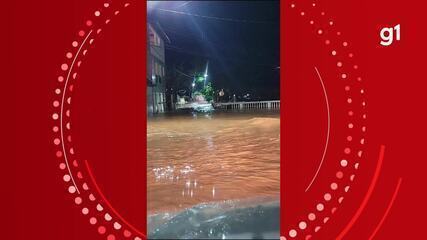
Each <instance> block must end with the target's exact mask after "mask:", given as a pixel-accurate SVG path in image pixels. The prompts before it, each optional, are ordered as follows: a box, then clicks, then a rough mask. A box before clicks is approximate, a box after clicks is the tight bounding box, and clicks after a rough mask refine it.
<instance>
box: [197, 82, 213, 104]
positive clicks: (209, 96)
mask: <svg viewBox="0 0 427 240" xmlns="http://www.w3.org/2000/svg"><path fill="white" fill-rule="evenodd" d="M200 93H201V94H202V95H203V97H204V98H205V100H206V101H208V102H210V101H212V100H213V97H214V94H215V91H214V89H213V87H212V83H210V82H209V83H208V84H206V86H205V87H204V88H203V89H202V90H201V91H200Z"/></svg>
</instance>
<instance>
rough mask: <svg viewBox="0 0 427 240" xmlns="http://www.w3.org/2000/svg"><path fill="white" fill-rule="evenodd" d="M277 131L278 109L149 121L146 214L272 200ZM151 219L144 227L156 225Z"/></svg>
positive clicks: (277, 181)
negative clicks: (206, 205)
mask: <svg viewBox="0 0 427 240" xmlns="http://www.w3.org/2000/svg"><path fill="white" fill-rule="evenodd" d="M279 132H280V119H279V113H278V112H255V113H230V112H227V113H221V112H215V113H213V114H211V115H206V114H198V115H191V114H187V115H176V116H161V117H156V118H151V119H149V120H148V132H147V144H148V163H147V166H148V169H147V182H148V214H149V215H151V216H164V217H163V218H166V217H170V218H171V215H172V213H179V212H182V211H184V210H185V209H188V208H192V207H194V206H196V205H200V204H216V205H215V206H216V207H215V209H217V210H215V211H216V212H221V211H223V210H224V209H225V208H228V207H229V208H233V209H235V208H239V207H244V206H250V205H251V204H250V203H251V202H256V204H263V203H264V202H265V203H267V202H269V203H271V202H272V201H277V200H278V198H279V190H280V188H279V186H280V177H279V176H280V172H279V171H280V142H279V138H280V135H279ZM218 204H223V206H221V207H218ZM209 208H212V206H210V207H209ZM276 210H277V211H278V208H277V209H276ZM211 213H212V212H210V213H209V214H211ZM277 214H278V213H277ZM213 215H215V214H213ZM204 216H205V217H206V214H205V215H204ZM277 218H278V216H277ZM153 219H154V218H153ZM153 219H151V223H150V219H149V228H150V224H151V228H152V227H153V225H156V224H154V223H153V222H154V220H153ZM208 221H209V219H208ZM277 222H278V219H277ZM155 227H157V226H155ZM211 230H212V229H211ZM277 231H278V229H277Z"/></svg>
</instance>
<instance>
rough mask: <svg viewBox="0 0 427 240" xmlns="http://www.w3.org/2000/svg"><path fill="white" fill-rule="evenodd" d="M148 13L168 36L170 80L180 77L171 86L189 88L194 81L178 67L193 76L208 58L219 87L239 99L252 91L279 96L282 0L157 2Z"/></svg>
mask: <svg viewBox="0 0 427 240" xmlns="http://www.w3.org/2000/svg"><path fill="white" fill-rule="evenodd" d="M196 15H197V16H196ZM148 18H149V21H151V22H153V21H155V22H158V23H159V24H160V26H161V28H162V29H163V30H164V32H165V33H166V34H167V36H168V37H169V40H170V41H168V40H166V41H165V44H166V47H165V48H166V71H167V81H169V82H171V81H176V82H175V84H169V85H168V86H175V87H176V88H179V89H189V88H190V86H191V81H192V80H191V79H190V78H188V77H185V76H183V75H182V74H181V73H178V72H177V71H176V70H175V69H178V71H180V72H182V73H185V74H188V75H192V74H194V71H198V72H204V69H205V66H206V62H207V61H209V71H208V74H209V77H208V80H209V81H211V82H212V84H213V86H214V88H215V89H217V90H219V89H222V88H223V89H224V90H225V91H226V94H229V95H232V94H236V96H237V97H238V98H239V97H241V96H243V95H245V94H247V93H249V94H250V98H251V99H250V100H272V99H279V81H280V80H279V69H278V66H279V56H280V53H279V44H280V42H279V41H280V39H279V38H280V33H279V22H280V19H279V18H280V13H279V1H155V2H150V3H149V7H148ZM178 78H179V79H181V80H177V79H178ZM183 79H184V80H183ZM185 79H187V80H188V81H185ZM178 82H179V83H178Z"/></svg>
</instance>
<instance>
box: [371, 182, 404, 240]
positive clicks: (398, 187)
mask: <svg viewBox="0 0 427 240" xmlns="http://www.w3.org/2000/svg"><path fill="white" fill-rule="evenodd" d="M401 184H402V178H399V180H398V182H397V186H396V189H395V190H394V193H393V196H392V197H391V200H390V203H389V204H388V206H387V209H386V211H385V212H384V215H383V217H382V218H381V221H380V222H379V223H378V225H377V227H376V228H375V230H374V231H373V232H372V234H371V236H370V237H369V240H372V239H373V238H374V236H375V234H377V232H378V230H379V229H380V228H381V226H382V225H383V223H384V220H385V219H386V218H387V216H388V214H389V212H390V209H391V207H392V206H393V203H394V200H396V197H397V194H398V193H399V189H400V185H401Z"/></svg>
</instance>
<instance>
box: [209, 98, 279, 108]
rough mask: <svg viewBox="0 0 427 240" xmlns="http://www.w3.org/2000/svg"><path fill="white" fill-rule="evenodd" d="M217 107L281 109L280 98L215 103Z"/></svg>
mask: <svg viewBox="0 0 427 240" xmlns="http://www.w3.org/2000/svg"><path fill="white" fill-rule="evenodd" d="M214 107H215V108H217V109H236V110H243V109H280V100H274V101H257V102H227V103H215V104H214Z"/></svg>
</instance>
